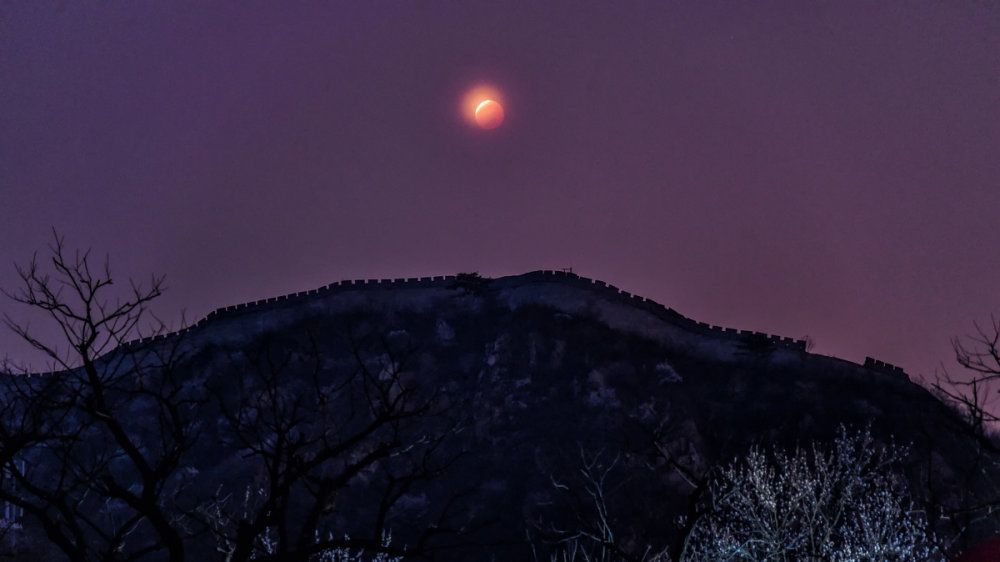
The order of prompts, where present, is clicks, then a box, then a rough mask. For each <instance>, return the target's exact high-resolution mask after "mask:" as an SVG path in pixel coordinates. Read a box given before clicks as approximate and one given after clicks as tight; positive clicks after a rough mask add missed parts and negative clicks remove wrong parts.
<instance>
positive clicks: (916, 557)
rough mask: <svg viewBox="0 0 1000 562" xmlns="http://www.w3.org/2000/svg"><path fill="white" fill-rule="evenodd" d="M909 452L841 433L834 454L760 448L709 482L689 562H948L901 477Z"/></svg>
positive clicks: (817, 448)
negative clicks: (901, 464)
mask: <svg viewBox="0 0 1000 562" xmlns="http://www.w3.org/2000/svg"><path fill="white" fill-rule="evenodd" d="M904 454H905V451H904V450H903V449H901V448H899V447H897V446H895V445H884V444H880V443H877V442H876V441H875V439H874V438H873V437H872V435H871V433H870V432H869V431H867V430H864V431H859V432H857V433H854V434H850V433H848V432H847V430H845V429H843V428H841V431H840V434H839V436H838V438H837V439H836V440H835V441H834V442H833V443H832V444H831V445H829V446H822V445H819V444H815V443H814V444H813V445H812V447H810V448H808V449H796V450H795V451H794V452H793V453H791V454H788V453H785V452H782V451H773V452H771V453H770V454H765V453H764V452H762V451H761V449H760V448H756V447H755V448H753V449H751V451H750V453H749V454H748V455H747V456H746V458H744V459H743V460H741V461H738V462H734V463H733V464H731V465H730V466H728V467H727V468H725V469H723V470H721V471H719V472H718V474H717V475H716V476H715V477H714V478H713V479H712V481H711V483H710V486H709V488H708V494H707V498H706V505H705V506H704V507H705V509H704V511H703V513H704V515H703V516H702V517H701V518H700V519H699V520H698V521H697V522H696V523H695V525H694V527H693V531H692V533H691V536H690V537H689V540H688V544H687V547H686V549H685V552H684V556H683V558H682V560H684V561H685V562H709V561H711V562H716V561H720V560H732V561H744V562H765V561H767V562H778V561H792V560H796V561H802V560H817V561H818V560H823V561H830V562H840V561H843V562H848V561H852V562H858V561H873V562H874V561H901V562H902V561H931V560H934V561H938V560H943V559H944V557H943V556H942V554H941V553H940V552H939V551H938V550H937V549H936V548H935V547H934V546H933V544H932V542H931V540H930V539H929V537H928V535H927V534H926V532H925V517H924V514H923V513H922V512H921V511H919V510H917V509H915V508H914V506H913V504H912V502H911V501H910V499H909V493H908V491H907V489H906V487H905V483H904V481H903V479H902V478H901V477H900V476H897V474H896V473H895V472H894V467H895V465H896V464H897V463H898V462H899V460H900V459H901V458H902V456H903V455H904Z"/></svg>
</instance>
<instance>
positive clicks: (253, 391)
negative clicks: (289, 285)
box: [201, 334, 462, 562]
mask: <svg viewBox="0 0 1000 562" xmlns="http://www.w3.org/2000/svg"><path fill="white" fill-rule="evenodd" d="M343 341H344V345H343V346H342V347H343V348H345V349H346V350H347V351H348V353H349V354H350V355H351V359H350V363H349V364H347V363H345V364H343V365H335V366H333V367H329V366H325V365H324V362H323V361H321V360H320V358H321V357H326V358H327V359H329V357H331V356H332V354H329V355H328V354H327V353H326V352H325V351H321V350H319V349H318V348H317V342H316V341H315V339H314V338H313V337H311V336H310V337H307V338H306V340H305V343H304V349H302V348H299V349H296V348H294V347H292V348H289V347H288V346H285V347H283V348H282V349H277V346H272V345H271V344H269V343H268V342H266V341H262V342H261V344H260V345H259V346H256V347H257V350H258V352H257V356H255V357H248V358H246V360H245V361H242V362H241V361H239V360H237V359H235V358H234V360H233V361H232V364H233V365H234V367H233V368H234V369H235V370H236V371H237V372H238V374H239V376H225V375H223V376H221V377H215V380H216V381H218V382H219V384H217V385H214V386H211V392H212V395H213V397H214V401H215V404H216V405H217V407H218V409H219V412H220V413H221V418H222V419H223V420H224V423H223V426H224V427H223V429H222V432H221V437H222V439H223V440H224V442H225V443H226V445H227V447H230V448H233V449H235V450H238V451H240V454H241V457H242V459H243V461H244V464H243V470H244V471H246V474H247V476H248V477H249V478H251V479H252V480H253V485H252V486H253V487H252V490H251V491H250V492H249V493H250V494H251V495H252V496H253V497H252V498H251V499H250V500H249V501H247V500H246V499H245V500H244V501H243V502H238V503H239V505H237V504H234V503H233V502H230V501H226V496H228V495H230V494H232V493H234V491H233V490H224V489H223V490H220V497H217V498H214V499H212V500H211V501H209V502H207V503H206V504H205V505H204V506H203V507H202V508H201V512H202V514H203V515H204V516H205V517H204V519H205V521H207V522H208V524H209V526H210V527H211V529H212V531H213V533H214V534H215V535H216V537H217V540H218V543H219V544H220V547H221V548H220V550H222V551H223V552H224V554H225V559H226V560H227V561H239V562H243V561H250V560H254V561H268V560H288V561H292V560H303V561H305V560H311V559H312V558H313V557H315V556H317V555H318V554H320V553H322V552H333V551H336V550H337V549H341V550H342V549H345V548H354V549H362V550H365V551H368V552H381V553H383V554H392V555H403V554H413V553H416V552H420V551H422V549H423V548H424V546H425V545H426V542H427V540H429V538H430V537H431V536H433V535H434V534H439V533H445V532H449V531H453V530H454V529H452V528H450V527H448V525H447V520H448V518H449V516H451V515H452V514H451V512H450V511H449V510H448V509H447V506H443V508H442V509H441V510H440V511H439V512H438V513H437V514H436V517H435V519H434V520H431V521H429V522H428V523H427V527H426V529H425V530H424V531H423V532H422V533H421V534H420V535H419V536H417V537H415V539H414V542H411V543H410V545H409V547H408V548H401V547H393V546H389V545H386V544H384V542H383V540H382V538H383V536H385V534H386V533H388V532H389V531H390V529H389V528H388V522H389V521H390V519H391V518H392V516H393V515H394V513H396V512H398V511H400V509H399V508H398V504H399V503H400V502H401V501H403V502H404V503H406V500H408V499H412V497H411V496H409V494H410V493H411V492H412V491H413V488H414V487H415V486H417V485H419V484H420V483H421V482H426V481H429V480H432V479H435V478H437V477H439V476H440V475H441V474H442V473H444V472H445V471H446V470H447V469H448V468H449V467H450V466H451V464H452V463H453V462H455V461H456V460H457V459H458V457H459V456H461V454H462V449H461V448H460V447H456V446H455V443H454V442H453V441H454V440H453V439H451V438H452V437H454V436H456V435H457V434H458V432H459V431H460V429H461V428H460V426H459V425H458V424H457V422H456V421H455V420H453V419H450V418H449V417H448V416H446V415H444V414H445V410H444V407H445V406H446V404H447V397H446V396H443V395H442V393H441V391H440V389H438V388H435V387H433V386H430V387H429V386H428V385H426V384H422V383H421V381H420V380H419V379H417V378H416V377H415V376H413V373H411V372H408V371H407V360H408V357H409V356H410V355H411V354H412V352H413V349H412V348H411V347H409V344H408V342H391V341H388V340H387V339H385V338H384V337H375V336H374V335H373V334H367V335H365V336H364V337H358V336H357V335H356V334H348V335H347V337H346V338H344V340H343ZM345 365H346V366H345ZM236 492H239V491H236ZM358 493H362V494H364V495H365V496H366V500H365V501H366V503H367V505H368V507H367V508H366V509H357V508H355V510H354V512H353V513H352V514H351V515H352V516H351V517H350V518H349V519H350V521H345V520H344V519H345V518H344V514H343V513H338V511H337V510H336V506H337V505H338V504H339V503H340V502H342V501H344V500H343V498H344V497H345V496H351V495H352V494H353V495H356V494H358ZM362 533H363V534H362ZM347 534H350V536H351V537H352V538H345V535H347Z"/></svg>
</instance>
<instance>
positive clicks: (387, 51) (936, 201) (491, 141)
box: [0, 1, 1000, 376]
mask: <svg viewBox="0 0 1000 562" xmlns="http://www.w3.org/2000/svg"><path fill="white" fill-rule="evenodd" d="M123 4H124V3H107V2H101V3H98V2H54V1H53V2H26V1H25V2H6V3H4V4H3V5H2V6H0V240H2V242H0V286H3V287H8V288H9V287H14V286H15V281H16V278H15V275H14V270H13V266H12V264H13V263H14V262H19V263H23V262H25V261H26V260H27V259H28V258H30V256H31V253H32V252H33V251H34V250H36V249H39V248H44V246H45V245H46V244H47V243H48V242H49V240H50V237H51V236H50V230H51V228H53V227H55V228H57V229H58V230H59V231H61V232H62V233H64V234H65V235H66V237H67V241H68V242H69V243H70V245H72V246H83V247H92V248H94V249H95V251H97V252H99V253H102V254H103V253H105V252H106V253H108V254H110V256H111V260H112V266H113V268H114V270H115V272H117V273H118V274H119V275H120V276H122V277H126V276H134V277H137V278H145V277H147V276H148V275H149V274H150V273H154V272H155V273H162V274H165V275H166V277H167V284H168V286H169V291H168V292H167V294H166V295H165V296H164V297H163V298H162V300H161V301H160V302H159V304H158V306H157V308H156V310H157V312H158V313H159V314H160V315H161V316H162V317H164V318H165V319H166V320H168V321H171V322H174V323H176V322H177V321H178V319H179V317H180V311H181V310H182V309H183V310H186V314H187V318H188V319H189V320H194V319H197V318H199V317H201V316H203V315H204V314H206V313H207V312H209V311H210V310H212V309H214V308H216V307H219V306H225V305H230V304H237V303H241V302H245V301H249V300H255V299H259V298H263V297H269V296H276V295H280V294H284V293H288V292H293V291H299V290H304V289H310V288H315V287H318V286H321V285H324V284H327V283H329V282H331V281H336V280H340V279H348V278H381V277H414V276H424V275H441V274H452V273H457V272H468V271H478V272H480V273H481V274H483V275H487V276H501V275H509V274H517V273H523V272H526V271H530V270H534V269H558V268H563V267H572V268H573V269H574V271H575V272H577V273H579V274H581V275H583V276H586V277H592V278H597V279H602V280H605V281H608V282H610V283H613V284H615V285H617V286H619V287H621V288H622V289H625V290H628V291H631V292H634V293H637V294H640V295H643V296H646V297H648V298H652V299H655V300H657V301H659V302H661V303H663V304H665V305H667V306H670V307H672V308H674V309H676V310H677V311H679V312H681V313H683V314H685V315H687V316H689V317H692V318H694V319H696V320H699V321H704V322H709V323H713V324H720V325H724V326H729V327H735V328H741V329H752V330H758V331H763V332H768V333H776V334H781V335H785V336H793V337H801V336H804V335H806V334H808V335H810V336H811V337H812V338H814V339H815V341H816V342H817V346H816V349H815V351H816V352H819V353H824V354H829V355H836V356H839V357H842V358H845V359H849V360H852V361H857V362H860V361H862V360H863V359H864V357H865V356H866V355H871V356H874V357H877V358H879V359H881V360H884V361H888V362H890V363H894V364H898V365H901V366H903V367H905V368H906V369H907V371H908V372H910V373H911V374H912V375H914V376H918V375H932V374H933V372H934V369H935V368H936V366H937V365H939V364H940V363H942V362H944V363H945V364H946V365H951V364H952V359H951V348H950V343H949V339H950V338H951V337H952V336H955V335H959V334H962V333H965V332H968V331H969V330H970V329H971V323H972V321H973V320H980V321H983V320H987V321H988V319H989V316H990V314H991V313H993V312H998V311H1000V294H998V281H1000V259H998V256H997V249H998V246H1000V244H998V242H1000V221H998V216H1000V7H998V6H997V5H996V4H991V3H987V2H975V3H972V2H923V1H918V2H906V3H903V2H799V1H788V2H759V3H758V2H753V3H715V2H701V1H699V2H670V3H667V2H654V3H641V4H640V3H618V2H524V3H512V4H511V6H516V7H509V6H506V5H505V4H503V3H499V4H498V3H495V2H490V3H487V2H438V1H435V2H303V3H294V4H295V5H296V7H295V8H294V9H292V8H289V7H288V6H289V5H290V4H287V3H265V2H180V1H178V2H133V3H129V4H128V5H123ZM480 81H488V82H491V83H493V84H495V85H496V86H498V87H499V88H501V89H502V91H503V93H504V96H505V101H506V103H505V109H506V121H505V122H504V124H503V126H502V127H500V128H499V129H497V130H495V131H489V132H486V131H481V130H476V129H474V128H472V127H470V126H469V124H468V123H467V122H466V121H465V120H463V119H462V117H461V115H460V113H459V110H460V104H461V101H462V95H463V93H464V92H465V90H466V89H467V88H469V87H471V86H473V85H475V84H476V83H478V82H480ZM0 312H7V313H9V314H11V315H12V316H14V317H15V318H24V317H25V316H24V314H23V311H22V310H21V309H19V308H17V307H14V306H12V305H11V304H10V303H9V302H7V301H4V302H2V303H0ZM4 350H5V351H8V352H9V353H10V354H11V355H12V356H13V357H15V358H16V357H24V356H26V355H25V351H24V348H23V346H20V345H18V344H16V343H15V342H14V338H13V336H12V335H11V334H10V333H9V331H7V330H6V328H3V329H2V330H0V355H2V354H3V353H2V351H4Z"/></svg>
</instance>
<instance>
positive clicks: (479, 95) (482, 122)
mask: <svg viewBox="0 0 1000 562" xmlns="http://www.w3.org/2000/svg"><path fill="white" fill-rule="evenodd" d="M506 104H507V100H506V98H505V97H504V95H503V93H502V92H501V91H500V89H499V88H497V87H496V86H492V85H490V84H484V83H479V84H477V85H475V86H472V87H471V88H469V89H468V90H466V91H465V93H464V94H463V95H462V105H461V114H462V117H463V118H464V119H465V120H466V122H468V123H469V124H470V125H472V126H474V127H479V128H480V129H486V130H491V129H496V128H497V127H499V126H500V125H501V124H503V120H504V117H505V114H504V108H503V106H504V105H506Z"/></svg>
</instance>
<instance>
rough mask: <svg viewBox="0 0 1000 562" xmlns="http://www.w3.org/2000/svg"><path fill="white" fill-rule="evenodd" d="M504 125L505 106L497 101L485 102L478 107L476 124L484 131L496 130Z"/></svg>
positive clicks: (488, 100)
mask: <svg viewBox="0 0 1000 562" xmlns="http://www.w3.org/2000/svg"><path fill="white" fill-rule="evenodd" d="M502 123H503V106H502V105H500V102H498V101H495V100H490V99H487V100H483V101H481V102H479V105H477V106H476V124H478V125H479V126H480V127H482V128H484V129H496V128H497V127H499V126H500V125H501V124H502Z"/></svg>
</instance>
